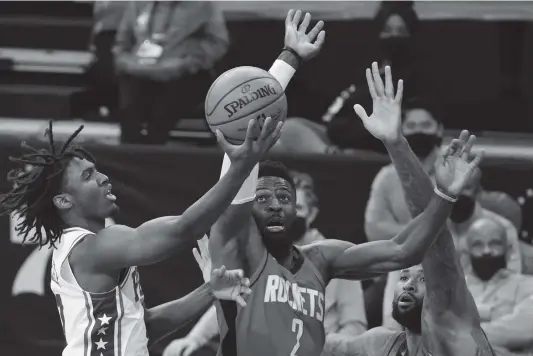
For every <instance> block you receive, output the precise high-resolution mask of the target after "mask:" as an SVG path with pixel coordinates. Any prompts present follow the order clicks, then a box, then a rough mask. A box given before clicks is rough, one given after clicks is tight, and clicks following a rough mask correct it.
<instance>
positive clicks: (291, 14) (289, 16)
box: [285, 9, 294, 26]
mask: <svg viewBox="0 0 533 356" xmlns="http://www.w3.org/2000/svg"><path fill="white" fill-rule="evenodd" d="M293 17H294V10H293V9H290V10H289V12H287V17H286V18H285V26H289V25H290V24H291V23H292V18H293Z"/></svg>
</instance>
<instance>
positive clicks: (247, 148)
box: [215, 117, 283, 167]
mask: <svg viewBox="0 0 533 356" xmlns="http://www.w3.org/2000/svg"><path fill="white" fill-rule="evenodd" d="M282 127H283V122H282V121H275V120H272V118H270V117H268V118H267V119H266V120H265V122H264V124H263V127H262V128H260V127H259V123H258V122H257V120H255V119H252V120H250V122H248V129H247V131H246V138H245V140H244V142H243V143H242V144H241V145H233V144H231V143H229V142H228V141H226V139H225V138H224V134H223V133H222V131H220V130H216V132H215V134H216V136H217V140H218V143H219V145H220V146H221V147H222V149H223V150H224V152H226V154H227V155H228V157H229V158H230V160H231V164H232V165H233V164H243V165H245V166H246V167H253V166H255V165H256V164H257V162H259V161H260V160H261V159H262V158H263V156H264V154H265V153H266V152H268V150H269V149H270V148H271V147H272V146H273V145H274V144H275V143H276V142H277V141H278V140H279V137H280V135H281V128H282ZM257 132H260V134H259V135H257ZM257 136H259V137H257Z"/></svg>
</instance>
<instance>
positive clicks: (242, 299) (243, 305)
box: [235, 295, 246, 307]
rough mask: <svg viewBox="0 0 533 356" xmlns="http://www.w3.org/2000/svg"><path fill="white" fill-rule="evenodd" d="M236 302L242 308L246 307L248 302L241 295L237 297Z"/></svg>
mask: <svg viewBox="0 0 533 356" xmlns="http://www.w3.org/2000/svg"><path fill="white" fill-rule="evenodd" d="M235 301H236V302H237V303H238V304H239V305H240V306H241V307H245V306H246V302H245V301H244V298H243V297H241V296H240V295H238V296H236V297H235Z"/></svg>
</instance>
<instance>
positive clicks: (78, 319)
mask: <svg viewBox="0 0 533 356" xmlns="http://www.w3.org/2000/svg"><path fill="white" fill-rule="evenodd" d="M84 237H85V238H94V234H93V233H92V232H90V231H88V230H85V229H82V228H78V227H75V228H69V229H66V230H64V231H63V235H62V237H61V242H60V243H59V244H58V245H57V248H56V249H55V250H54V252H53V254H52V281H51V287H52V292H53V293H54V294H55V297H56V302H57V308H58V310H59V316H60V318H61V323H62V324H63V331H64V333H65V338H66V341H67V346H66V347H65V349H64V350H63V356H148V339H147V336H146V325H145V323H144V295H143V292H142V289H141V286H140V284H139V273H138V271H137V268H136V267H130V268H129V269H128V271H127V273H126V275H125V276H123V278H121V282H120V285H119V286H117V287H115V288H114V289H113V290H111V291H109V292H106V293H89V292H86V291H84V290H83V289H82V288H81V287H80V286H79V284H78V283H77V281H76V278H75V277H74V274H73V273H72V269H71V267H70V264H69V261H68V256H69V254H70V252H71V250H72V248H73V247H74V246H75V245H76V244H77V243H78V242H80V241H81V240H82V238H84Z"/></svg>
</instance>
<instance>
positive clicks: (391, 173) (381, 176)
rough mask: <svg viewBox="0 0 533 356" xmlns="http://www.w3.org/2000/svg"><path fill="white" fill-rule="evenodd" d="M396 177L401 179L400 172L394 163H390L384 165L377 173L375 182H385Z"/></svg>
mask: <svg viewBox="0 0 533 356" xmlns="http://www.w3.org/2000/svg"><path fill="white" fill-rule="evenodd" d="M394 179H396V180H398V179H399V177H398V173H396V169H395V168H394V166H393V165H392V164H388V165H386V166H384V167H382V168H381V169H380V170H379V172H378V173H377V174H376V177H375V178H374V184H384V183H386V182H389V181H391V180H394Z"/></svg>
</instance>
